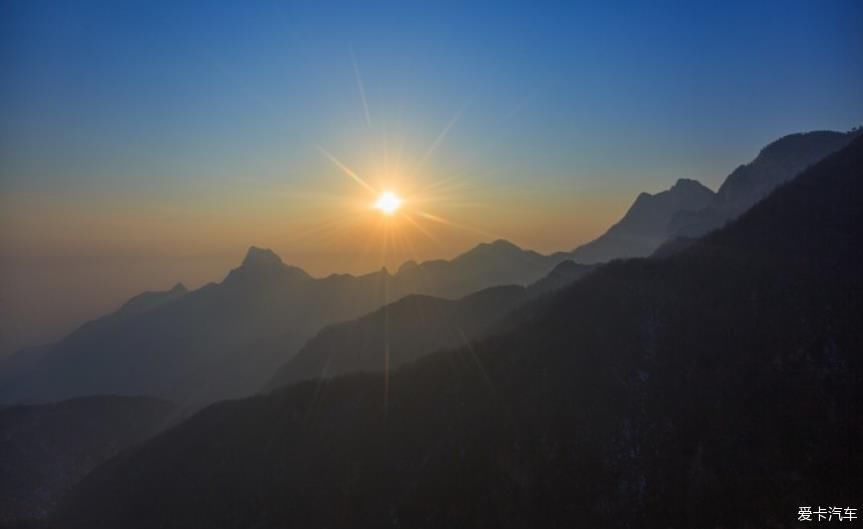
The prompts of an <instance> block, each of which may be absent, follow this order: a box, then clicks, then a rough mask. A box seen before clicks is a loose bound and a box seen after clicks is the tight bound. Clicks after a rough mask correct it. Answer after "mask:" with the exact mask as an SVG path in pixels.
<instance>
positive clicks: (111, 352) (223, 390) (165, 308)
mask: <svg viewBox="0 0 863 529" xmlns="http://www.w3.org/2000/svg"><path fill="white" fill-rule="evenodd" d="M566 258H567V256H566V255H565V254H555V255H550V256H546V255H540V254H538V253H536V252H532V251H528V250H522V249H521V248H518V247H517V246H515V245H514V244H512V243H509V242H507V241H502V240H500V241H495V242H493V243H485V244H480V245H479V246H477V247H475V248H473V249H472V250H470V251H468V252H466V253H464V254H462V255H460V256H458V257H456V258H455V259H453V260H452V261H443V260H439V261H428V262H424V263H419V264H417V263H413V262H409V263H406V264H405V265H404V266H402V267H401V269H400V270H399V271H398V272H397V273H396V274H390V273H389V272H388V271H387V270H385V269H384V270H381V271H379V272H375V273H371V274H366V275H362V276H351V275H331V276H328V277H325V278H320V279H317V278H313V277H311V276H309V275H308V274H307V273H306V272H304V271H303V270H301V269H300V268H297V267H293V266H289V265H286V264H285V263H283V262H282V260H281V258H279V257H278V256H277V255H276V254H275V253H273V252H272V251H270V250H267V249H260V248H255V247H252V248H250V249H249V251H248V254H247V255H246V257H245V259H244V260H243V262H242V264H241V265H240V266H239V267H237V268H236V269H234V270H232V271H231V272H230V273H229V274H228V275H227V277H226V278H225V279H224V281H222V282H221V283H218V284H216V283H211V284H208V285H206V286H204V287H202V288H200V289H198V290H195V291H192V292H187V291H186V289H185V287H183V286H182V285H177V286H175V287H174V288H173V289H171V290H170V291H167V292H150V293H144V294H141V295H139V296H136V297H135V298H132V299H131V300H129V301H128V302H127V303H126V304H125V305H124V306H123V307H122V308H121V309H120V310H118V311H117V312H115V313H113V314H110V315H108V316H105V317H103V318H100V319H98V320H95V321H92V322H89V323H87V324H85V325H83V326H82V327H81V328H79V329H78V330H76V331H75V332H73V333H72V334H70V335H69V336H67V337H66V338H64V339H63V340H61V341H60V342H58V343H56V344H53V345H50V346H47V347H40V348H34V349H31V350H28V351H24V352H21V353H19V354H16V355H13V356H12V357H11V358H8V359H5V360H4V361H3V362H2V363H0V402H44V401H53V400H62V399H66V398H71V397H75V396H82V395H90V394H125V395H151V396H156V397H162V398H167V399H169V400H172V401H174V402H178V403H181V404H187V405H190V406H195V405H200V404H205V403H208V402H212V401H214V400H218V399H222V398H230V397H237V396H242V395H246V394H249V393H253V392H255V391H257V390H258V389H260V387H262V386H263V385H264V384H265V382H266V381H267V380H269V379H270V378H271V377H272V375H273V373H274V372H275V370H276V369H277V368H278V367H279V366H280V365H282V364H283V363H284V362H285V361H286V360H287V359H288V358H290V356H292V355H293V354H294V353H296V351H297V350H299V348H300V347H301V346H302V344H303V343H304V342H305V341H306V340H308V339H309V338H311V337H312V336H314V335H315V333H317V332H318V331H319V330H320V329H321V328H323V327H324V326H325V325H327V324H330V323H335V322H339V321H345V320H349V319H352V318H356V317H358V316H360V315H362V314H366V313H369V312H371V311H373V310H376V309H378V308H380V307H381V306H383V305H385V304H386V303H388V302H391V301H394V300H398V299H400V298H401V297H403V296H405V295H408V294H426V295H431V296H438V297H445V298H448V297H453V298H457V297H462V296H465V295H467V294H469V293H472V292H475V291H477V290H481V289H483V288H488V287H491V286H495V285H500V284H516V285H526V284H529V283H532V282H534V281H537V280H538V279H540V278H542V277H543V276H545V275H546V274H547V273H549V272H550V271H551V270H552V269H553V268H554V267H555V266H556V265H557V264H559V263H560V262H562V261H564V260H565V259H566Z"/></svg>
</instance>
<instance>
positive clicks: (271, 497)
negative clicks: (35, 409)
mask: <svg viewBox="0 0 863 529" xmlns="http://www.w3.org/2000/svg"><path fill="white" fill-rule="evenodd" d="M861 174H863V139H857V140H854V141H853V142H852V143H851V144H850V145H849V146H846V147H845V148H843V149H842V150H841V151H839V152H837V153H835V154H833V155H831V156H829V157H828V158H827V159H825V160H823V161H821V162H819V163H817V164H815V165H814V166H812V167H810V168H809V169H807V170H805V171H804V172H803V173H802V174H801V175H800V176H799V177H797V178H796V179H793V180H792V181H791V182H789V183H787V184H786V185H780V186H779V188H778V189H776V190H774V191H773V192H772V193H771V194H770V195H769V196H768V197H767V198H766V199H764V200H763V201H762V202H760V203H758V204H757V205H755V206H754V207H753V208H752V209H751V210H749V211H748V212H746V213H744V214H742V215H741V216H740V217H739V218H738V219H736V220H734V221H731V222H730V223H728V224H727V225H726V226H724V227H723V228H720V229H719V230H717V231H715V232H713V233H711V234H710V235H708V236H706V237H704V238H703V239H701V240H698V241H695V242H693V243H692V244H691V245H689V246H688V247H685V248H682V249H680V250H679V251H677V252H675V253H672V254H671V255H669V256H667V257H665V258H663V259H633V260H627V261H620V262H614V263H611V264H608V265H605V266H602V267H600V268H599V269H597V270H596V271H594V272H592V273H590V274H589V275H587V276H586V277H585V278H583V279H582V280H579V281H576V282H575V283H573V284H572V285H571V286H569V287H566V288H564V289H563V290H561V291H559V292H558V294H557V295H552V297H551V298H544V299H543V300H540V301H539V302H534V303H531V304H529V305H527V306H524V307H522V309H520V310H519V313H520V317H519V318H518V321H516V320H513V321H512V326H511V327H510V328H509V329H508V330H507V331H505V332H503V333H502V334H497V335H493V336H489V337H487V338H485V339H482V340H478V341H476V342H474V343H472V344H471V346H470V347H462V348H458V349H455V350H450V351H443V352H438V353H434V354H431V355H429V356H426V357H424V358H422V359H420V360H418V361H416V362H414V363H412V364H410V365H405V366H402V367H401V368H400V369H398V370H397V371H396V372H395V373H392V374H391V375H390V376H389V377H384V376H383V375H381V374H363V375H351V376H343V377H338V378H336V379H334V380H332V381H330V382H329V383H327V384H326V385H320V384H318V383H315V382H308V383H300V384H296V385H292V386H290V387H287V388H284V389H282V390H278V391H275V392H272V393H270V394H268V395H262V396H256V397H253V398H248V399H244V400H239V401H230V402H222V403H219V404H215V405H212V406H210V407H208V408H206V409H205V410H203V411H201V412H200V413H198V414H196V415H195V416H193V417H192V418H190V419H189V420H188V421H186V422H184V423H183V424H181V425H179V426H178V427H175V428H173V429H171V430H169V431H167V432H165V433H163V434H161V435H158V436H157V437H155V438H153V439H151V440H150V441H148V442H146V443H145V444H143V445H142V446H140V447H138V448H136V449H133V450H130V451H127V452H125V453H123V454H121V455H119V456H118V457H115V458H113V459H112V460H111V461H109V462H108V463H106V464H104V465H102V466H101V467H99V468H98V469H97V470H96V471H94V472H93V473H91V474H90V475H89V476H88V477H87V478H85V479H84V480H83V481H82V482H81V484H80V485H79V486H78V487H76V488H75V489H74V490H73V491H72V493H71V494H70V495H69V496H68V497H67V500H66V501H65V502H64V504H63V506H62V507H61V508H60V509H59V511H58V514H57V517H56V519H55V522H56V524H57V526H58V527H63V528H68V529H76V528H87V529H98V528H114V527H124V528H126V529H136V528H148V527H208V528H212V529H217V528H227V527H231V528H234V527H258V528H261V529H265V528H276V527H306V526H308V527H504V528H506V527H607V528H625V527H647V528H650V527H656V528H660V527H663V528H664V527H768V526H776V527H787V526H791V525H792V524H793V521H794V520H795V518H794V517H795V516H796V514H797V509H798V506H800V505H811V504H818V503H821V504H824V503H825V502H829V504H831V505H833V504H835V505H843V506H844V505H856V503H855V502H857V501H859V491H860V490H863V455H861V452H860V451H859V450H858V447H859V446H860V445H861V444H863V426H861V425H863V394H861V388H863V385H861V381H863V358H861V356H860V354H859V352H860V350H861V340H860V337H861V333H860V329H861V328H863V301H861V300H863V280H861V275H860V273H859V267H860V263H861V262H863V229H861V226H863V208H861V207H860V204H861V203H863V182H861V180H860V175H861ZM337 341H339V340H337ZM822 498H823V499H822Z"/></svg>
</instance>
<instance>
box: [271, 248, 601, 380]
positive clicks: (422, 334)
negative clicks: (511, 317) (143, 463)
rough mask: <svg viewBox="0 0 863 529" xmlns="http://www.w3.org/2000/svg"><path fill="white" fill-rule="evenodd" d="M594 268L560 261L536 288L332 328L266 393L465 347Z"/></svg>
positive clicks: (402, 307) (420, 300) (428, 302)
mask: <svg viewBox="0 0 863 529" xmlns="http://www.w3.org/2000/svg"><path fill="white" fill-rule="evenodd" d="M592 269H593V267H592V266H589V265H581V264H577V263H574V262H572V261H564V262H563V263H561V264H559V265H558V266H556V267H555V268H554V270H552V271H551V272H550V273H549V275H547V276H546V277H544V278H542V279H540V280H539V281H537V282H536V283H534V284H532V285H530V286H528V287H521V286H517V285H509V286H499V287H490V288H487V289H483V290H480V291H479V292H476V293H474V294H470V295H468V296H465V297H463V298H461V299H458V300H448V299H442V298H435V297H431V296H426V295H410V296H406V297H404V298H402V299H400V300H399V301H396V302H395V303H390V304H388V305H386V306H384V307H381V308H380V309H378V310H377V311H375V312H373V313H371V314H368V315H365V316H363V317H361V318H358V319H356V320H352V321H348V322H343V323H338V324H334V325H331V326H329V327H327V328H325V329H324V330H322V331H321V332H320V333H318V334H317V336H315V337H314V338H312V339H311V340H309V342H307V343H306V344H305V345H304V346H303V348H302V349H300V351H299V353H297V355H296V356H294V357H292V358H291V359H290V360H288V362H287V363H286V364H285V365H284V366H282V367H281V368H280V369H279V370H278V372H277V373H276V375H275V376H274V377H273V379H272V380H271V381H270V383H269V384H268V387H269V388H270V389H274V388H278V387H281V386H284V385H287V384H292V383H295V382H299V381H302V380H310V379H315V378H331V377H333V376H337V375H341V374H345V373H357V372H376V371H389V370H394V369H395V368H397V367H398V366H401V365H403V364H406V363H408V362H412V361H414V360H417V359H418V358H421V357H422V356H425V355H427V354H429V353H431V352H434V351H438V350H442V349H451V348H455V347H459V346H464V345H465V344H468V343H470V342H471V341H473V340H476V339H478V338H480V337H482V336H484V335H485V334H486V333H487V332H489V331H490V330H493V329H494V326H495V324H496V323H498V322H499V320H500V319H501V318H502V317H503V316H504V315H506V314H507V313H509V312H511V311H513V310H514V309H515V308H516V307H518V306H520V305H522V304H523V303H525V302H526V301H528V300H529V299H532V298H535V297H537V296H539V295H542V294H546V293H549V292H552V291H553V290H556V289H558V288H561V287H563V286H566V285H568V284H570V283H572V282H573V281H576V280H577V279H580V278H581V277H583V276H584V275H585V274H587V272H589V271H590V270H592Z"/></svg>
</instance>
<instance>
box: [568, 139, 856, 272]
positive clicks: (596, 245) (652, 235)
mask: <svg viewBox="0 0 863 529" xmlns="http://www.w3.org/2000/svg"><path fill="white" fill-rule="evenodd" d="M860 134H861V131H860V130H855V131H851V132H832V131H816V132H808V133H803V134H791V135H788V136H784V137H782V138H780V139H778V140H776V141H774V142H773V143H771V144H770V145H768V146H766V147H764V148H763V149H762V150H761V152H760V153H759V154H758V156H757V157H756V158H755V160H753V161H752V162H751V163H749V164H746V165H741V166H740V167H738V168H737V169H735V170H734V171H733V172H732V173H731V174H730V175H728V177H726V179H725V181H724V182H723V183H722V185H721V186H720V188H719V191H718V192H717V193H713V192H712V191H711V190H710V189H708V188H706V187H705V186H703V185H701V184H700V183H698V182H697V181H695V180H686V179H681V180H678V181H677V182H676V183H675V184H674V185H673V186H672V187H671V188H670V189H668V190H667V191H663V192H661V193H657V194H655V195H650V194H648V193H642V194H640V195H639V196H638V198H636V199H635V202H634V203H633V204H632V206H631V207H630V208H629V210H628V211H627V212H626V214H625V215H624V216H623V218H622V219H621V220H620V221H619V222H618V223H617V224H615V225H614V226H612V227H611V228H610V229H609V230H608V231H607V232H606V233H605V234H603V235H602V236H600V237H599V238H597V239H595V240H593V241H591V242H589V243H587V244H584V245H582V246H579V247H578V248H576V249H575V250H574V251H573V252H571V254H570V258H571V259H573V260H574V261H576V262H579V263H600V262H606V261H610V260H612V259H620V258H627V257H646V256H648V255H651V254H652V253H653V252H655V251H656V250H657V249H658V248H659V247H660V246H662V245H663V244H664V243H666V242H669V241H672V240H674V239H676V238H683V239H691V238H695V237H700V236H702V235H705V234H707V233H709V232H711V231H713V230H715V229H717V228H720V227H722V226H723V225H724V224H725V223H727V222H728V221H730V220H733V219H735V218H737V217H738V216H739V215H740V214H741V213H743V212H745V211H746V210H748V209H749V208H750V207H752V206H753V205H754V204H755V203H757V202H758V201H760V200H761V199H763V198H764V197H765V196H767V195H768V194H769V193H770V192H771V191H773V190H774V189H776V187H778V186H779V185H781V184H783V183H785V182H787V181H789V180H791V179H792V178H793V177H795V176H796V175H798V174H799V173H800V172H801V171H803V170H804V169H806V168H807V167H809V166H810V165H812V164H814V163H815V162H817V161H819V160H821V159H822V158H824V157H825V156H827V155H829V154H831V153H833V152H836V151H837V150H839V149H841V148H842V147H844V146H846V145H848V144H849V143H850V142H851V140H852V139H854V138H855V137H857V136H859V135H860Z"/></svg>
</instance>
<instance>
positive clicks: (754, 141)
mask: <svg viewBox="0 0 863 529" xmlns="http://www.w3.org/2000/svg"><path fill="white" fill-rule="evenodd" d="M606 4H611V3H606V2H603V3H600V2H596V3H580V2H561V3H536V2H531V3H527V2H525V3H521V4H515V3H505V2H486V3H467V2H425V3H419V2H410V1H402V2H345V3H327V2H308V3H291V2H252V1H250V2H239V1H237V2H215V1H213V2H203V1H201V2H182V1H171V2H167V1H166V2H159V1H146V2H145V1H140V2H136V1H132V0H130V1H123V2H116V1H86V0H82V1H57V2H47V1H40V0H27V1H23V0H22V1H15V0H6V1H4V2H2V3H0V72H2V75H0V277H2V278H3V280H2V282H0V300H2V303H3V305H2V306H0V311H2V313H3V314H6V316H7V317H6V318H0V320H3V319H5V320H6V321H7V322H10V321H11V322H13V327H15V330H14V332H13V333H12V334H14V335H15V337H13V340H12V341H13V342H15V344H17V345H20V344H24V343H28V342H29V343H33V342H39V341H40V340H45V339H47V338H49V337H51V336H54V337H56V336H59V335H61V334H62V332H65V331H68V330H69V329H70V328H71V327H73V326H74V325H77V323H79V322H80V321H82V320H83V319H86V318H88V317H94V316H97V315H99V314H101V313H104V312H105V310H109V309H110V308H111V307H115V306H117V305H118V304H119V303H121V302H122V301H123V300H124V299H126V298H128V297H129V296H131V295H133V294H135V293H137V292H140V291H141V290H145V289H163V288H169V287H170V286H171V285H172V284H173V283H174V282H175V281H178V280H181V281H184V282H186V283H187V284H188V285H189V286H191V287H194V286H197V285H200V284H202V283H203V282H204V281H210V280H219V279H221V277H223V275H224V273H225V271H226V270H227V269H228V268H229V267H231V266H234V265H236V263H238V262H239V260H240V259H241V258H242V254H243V252H244V251H245V249H246V248H247V247H248V246H249V245H252V244H255V245H258V246H264V247H272V248H273V249H275V250H276V251H277V252H279V253H280V254H281V255H282V256H283V257H284V258H285V260H286V261H288V262H291V263H293V264H297V265H300V266H303V267H305V268H306V269H308V270H309V271H311V272H312V273H316V274H324V273H330V272H362V271H368V270H372V269H375V268H377V267H379V266H380V265H382V264H386V265H387V266H390V267H397V266H398V264H399V263H400V262H401V261H403V260H404V259H406V258H416V259H428V258H439V257H451V256H453V255H455V254H457V253H459V252H461V251H464V250H466V249H467V248H469V247H470V246H472V245H474V244H476V243H478V242H480V241H483V240H489V239H491V238H496V237H505V238H508V239H510V240H512V241H514V242H516V243H518V244H520V245H522V246H526V247H531V248H535V249H538V250H541V251H554V250H562V249H571V248H574V247H575V246H577V245H578V244H580V243H583V242H586V241H587V240H590V239H591V238H593V237H595V236H597V235H599V234H600V233H601V232H603V231H604V230H605V229H607V228H608V226H609V225H610V224H611V223H613V222H614V221H616V220H617V219H618V218H619V217H620V216H621V215H622V214H623V212H624V211H625V210H626V208H627V207H628V206H629V204H630V203H631V201H632V200H633V199H634V198H635V196H636V195H637V194H638V193H639V192H641V191H648V192H655V191H660V190H662V189H665V188H667V187H669V186H670V185H671V184H672V183H673V182H674V181H675V180H676V179H678V178H683V177H686V178H697V179H699V180H701V181H702V182H704V183H705V184H707V185H709V186H710V187H713V188H716V187H717V186H718V185H719V184H720V183H721V181H722V179H723V178H724V177H725V175H727V174H728V173H729V172H730V171H731V170H732V169H733V168H734V167H736V166H737V165H739V164H741V163H745V162H747V161H749V160H751V159H752V158H753V157H754V156H755V154H756V153H757V151H758V149H759V148H761V147H762V146H763V145H765V144H766V143H767V142H769V141H772V140H774V139H776V138H778V137H780V136H782V135H784V134H788V133H792V132H798V131H806V130H813V129H834V130H847V129H849V128H851V127H854V126H858V125H861V124H863V97H861V95H862V94H863V51H861V50H863V3H861V2H859V1H831V0H825V1H811V2H794V1H789V2H759V1H752V2H738V3H735V2H709V3H708V2H673V1H669V2H643V3H628V2H627V3H623V2H615V3H613V8H612V7H610V5H606ZM322 149H323V150H325V151H326V152H329V153H331V154H332V155H334V156H336V157H337V158H338V159H339V160H341V161H342V162H343V163H344V164H346V165H347V166H349V167H350V168H352V169H353V170H355V171H356V172H357V173H358V174H360V175H361V176H362V177H363V178H365V179H366V180H368V181H369V182H371V183H372V184H374V185H376V186H384V185H388V186H393V187H395V188H397V190H400V191H406V190H407V191H410V190H412V189H426V188H429V187H431V188H433V189H434V190H435V191H434V193H433V195H434V196H433V197H432V198H433V199H434V200H431V201H430V204H429V205H428V208H429V210H430V211H431V212H432V213H434V214H435V215H438V216H439V217H441V218H445V219H447V220H448V221H449V223H448V224H434V223H429V224H427V225H426V226H425V227H424V231H422V232H421V231H415V232H412V233H411V232H409V230H410V229H411V228H410V226H409V225H408V224H406V223H404V224H402V225H401V226H399V225H397V224H392V225H390V226H389V228H387V229H385V230H383V231H382V230H381V229H380V222H379V221H380V219H378V218H377V217H375V218H372V217H368V215H367V213H368V211H367V210H368V208H367V207H366V206H367V205H368V204H369V203H371V200H372V197H368V196H366V195H365V194H364V193H365V191H364V189H362V188H361V187H360V186H357V185H356V184H355V182H354V181H352V180H351V179H350V178H348V177H346V175H345V174H344V173H343V172H341V171H340V170H339V168H338V167H336V166H335V164H333V163H332V162H331V161H330V160H329V159H328V158H327V157H326V156H325V155H324V154H323V151H322ZM357 204H360V207H359V209H358V208H357ZM422 207H425V204H423V205H422ZM357 211H360V213H361V214H359V215H358V214H357ZM363 215H366V216H363ZM387 230H389V231H387ZM393 232H398V233H396V235H397V236H398V237H400V238H401V239H402V240H403V243H404V244H402V246H401V247H399V248H394V247H393V245H392V244H390V242H391V239H392V238H393V237H392V234H393ZM58 300H66V301H64V302H62V303H60V302H59V301H58ZM52 333H53V334H52ZM12 334H10V333H6V335H7V336H12ZM15 344H13V345H15Z"/></svg>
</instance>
